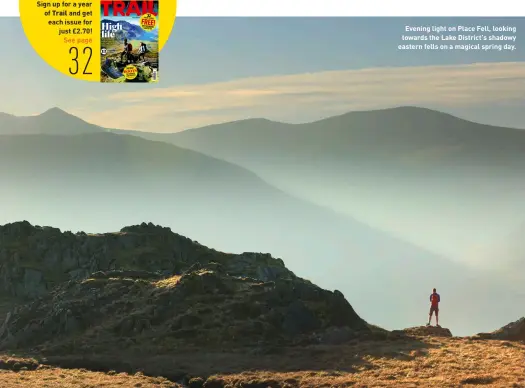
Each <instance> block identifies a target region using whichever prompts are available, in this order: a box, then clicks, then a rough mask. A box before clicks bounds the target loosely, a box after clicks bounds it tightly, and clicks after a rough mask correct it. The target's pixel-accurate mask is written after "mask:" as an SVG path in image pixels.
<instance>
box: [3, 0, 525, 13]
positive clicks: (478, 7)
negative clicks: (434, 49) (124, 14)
mask: <svg viewBox="0 0 525 388" xmlns="http://www.w3.org/2000/svg"><path fill="white" fill-rule="evenodd" d="M33 1H35V2H36V1H38V0H33ZM40 1H51V0H40ZM58 1H61V0H58ZM94 1H98V0H94ZM159 1H160V0H159ZM162 1H171V0H162ZM162 1H161V3H162ZM0 4H1V6H0V16H19V11H18V0H0ZM161 6H162V5H161ZM177 8H178V9H177V11H178V12H177V16H478V17H479V16H492V17H506V16H509V17H510V16H514V17H519V16H525V4H524V2H523V1H522V0H512V1H511V0H498V1H479V0H476V1H473V0H439V1H433V2H431V1H422V0H397V1H395V0H317V1H315V0H309V1H308V0H179V1H178V4H177Z"/></svg>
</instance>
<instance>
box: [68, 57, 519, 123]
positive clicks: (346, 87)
mask: <svg viewBox="0 0 525 388" xmlns="http://www.w3.org/2000/svg"><path fill="white" fill-rule="evenodd" d="M161 85H162V84H161ZM524 98H525V66H524V65H523V63H519V62H506V63H477V64H468V65H453V66H420V67H384V68H368V69H360V70H342V71H325V72H317V73H307V74H295V75H275V76H267V77H253V78H244V79H236V80H232V81H228V82H220V83H209V84H200V85H179V86H171V87H157V88H147V89H144V90H139V91H129V92H125V91H124V92H116V93H113V94H109V95H107V96H106V97H104V98H103V99H102V100H101V99H93V98H91V99H89V98H88V99H87V100H86V101H85V103H84V105H83V108H81V109H76V110H71V113H73V114H76V115H78V116H80V117H82V118H83V119H85V120H87V121H89V122H92V123H94V124H98V125H101V126H104V127H112V128H122V129H138V130H147V131H155V132H175V131H180V130H183V129H187V128H194V127H199V126H204V125H208V124H215V123H220V122H227V121H233V120H239V119H245V118H253V117H264V118H268V119H272V120H278V121H285V122H292V123H297V122H305V121H311V120H316V119H320V118H323V117H327V116H332V115H336V114H341V113H345V112H348V111H352V110H368V109H378V108H384V107H392V106H399V105H417V106H426V107H441V108H445V109H446V108H451V109H452V108H453V109H457V108H472V107H475V106H483V105H487V104H492V103H499V104H501V103H503V102H509V103H515V102H518V101H520V100H524Z"/></svg>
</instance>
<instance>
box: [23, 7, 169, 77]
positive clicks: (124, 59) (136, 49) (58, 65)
mask: <svg viewBox="0 0 525 388" xmlns="http://www.w3.org/2000/svg"><path fill="white" fill-rule="evenodd" d="M159 3H160V2H159V0H127V1H122V0H97V1H88V0H69V1H68V0H56V1H46V0H38V1H37V0H19V7H20V21H21V22H22V27H23V29H24V32H25V35H26V37H27V39H28V40H29V42H30V44H31V46H32V47H33V49H34V50H35V51H36V52H37V53H38V55H40V57H41V58H42V59H43V60H44V61H46V62H47V63H48V64H49V65H50V66H52V67H53V68H55V69H56V70H58V71H60V72H61V73H63V74H65V75H68V76H70V77H73V78H77V79H82V80H85V81H94V82H115V80H118V79H120V78H122V75H123V73H124V68H126V67H127V65H128V64H135V63H138V62H140V61H142V62H144V60H145V58H147V62H149V63H154V64H155V65H153V66H157V67H155V68H154V69H158V62H159V60H158V53H159V52H160V51H161V49H162V48H163V47H164V45H165V44H166V42H167V41H168V38H169V36H170V34H171V31H172V29H173V25H174V23H175V17H176V10H177V1H176V0H173V1H163V2H162V4H159ZM148 15H149V16H148ZM137 29H138V30H137ZM140 31H142V32H140ZM135 69H136V67H135ZM155 71H157V70H155ZM135 77H136V75H135Z"/></svg>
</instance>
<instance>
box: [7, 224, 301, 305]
mask: <svg viewBox="0 0 525 388" xmlns="http://www.w3.org/2000/svg"><path fill="white" fill-rule="evenodd" d="M212 262H213V263H215V264H216V266H217V267H218V268H219V267H220V268H221V269H222V270H223V271H224V272H225V273H228V274H230V275H232V276H241V277H250V278H253V279H259V280H263V281H272V280H276V279H294V278H295V275H294V274H293V273H292V272H291V271H289V270H288V269H287V268H286V267H285V265H284V263H283V261H282V260H280V259H276V258H273V257H272V256H271V255H269V254H262V253H242V254H227V253H222V252H218V251H215V250H213V249H210V248H207V247H205V246H203V245H201V244H199V243H197V242H196V241H193V240H191V239H189V238H186V237H184V236H181V235H178V234H176V233H173V232H172V231H171V230H170V229H169V228H165V227H162V226H157V225H153V224H151V223H148V224H146V223H142V224H141V225H134V226H128V227H125V228H123V229H121V230H120V231H119V232H116V233H104V234H86V233H83V232H79V233H76V234H73V233H71V232H61V231H60V230H59V229H56V228H51V227H40V226H33V225H31V224H30V223H29V222H27V221H23V222H15V223H12V224H7V225H4V226H0V296H13V297H17V298H26V299H32V298H35V297H38V296H41V295H44V294H45V293H46V292H48V291H49V290H51V289H53V287H55V286H57V285H58V284H60V283H62V282H65V281H69V280H81V279H85V278H86V277H87V276H89V275H90V274H92V273H94V272H97V271H102V272H107V271H114V270H133V271H146V272H152V273H156V274H158V275H159V276H164V277H166V276H172V275H177V274H181V273H183V272H184V271H187V270H188V269H189V268H190V267H192V266H195V265H196V266H199V265H200V266H202V265H208V264H210V263H212Z"/></svg>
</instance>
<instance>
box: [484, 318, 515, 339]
mask: <svg viewBox="0 0 525 388" xmlns="http://www.w3.org/2000/svg"><path fill="white" fill-rule="evenodd" d="M476 337H478V338H481V339H495V340H505V341H525V317H523V318H520V319H518V320H517V321H515V322H511V323H509V324H508V325H505V326H503V327H502V328H500V329H498V330H496V331H493V332H492V333H479V334H478V335H477V336H476Z"/></svg>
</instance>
